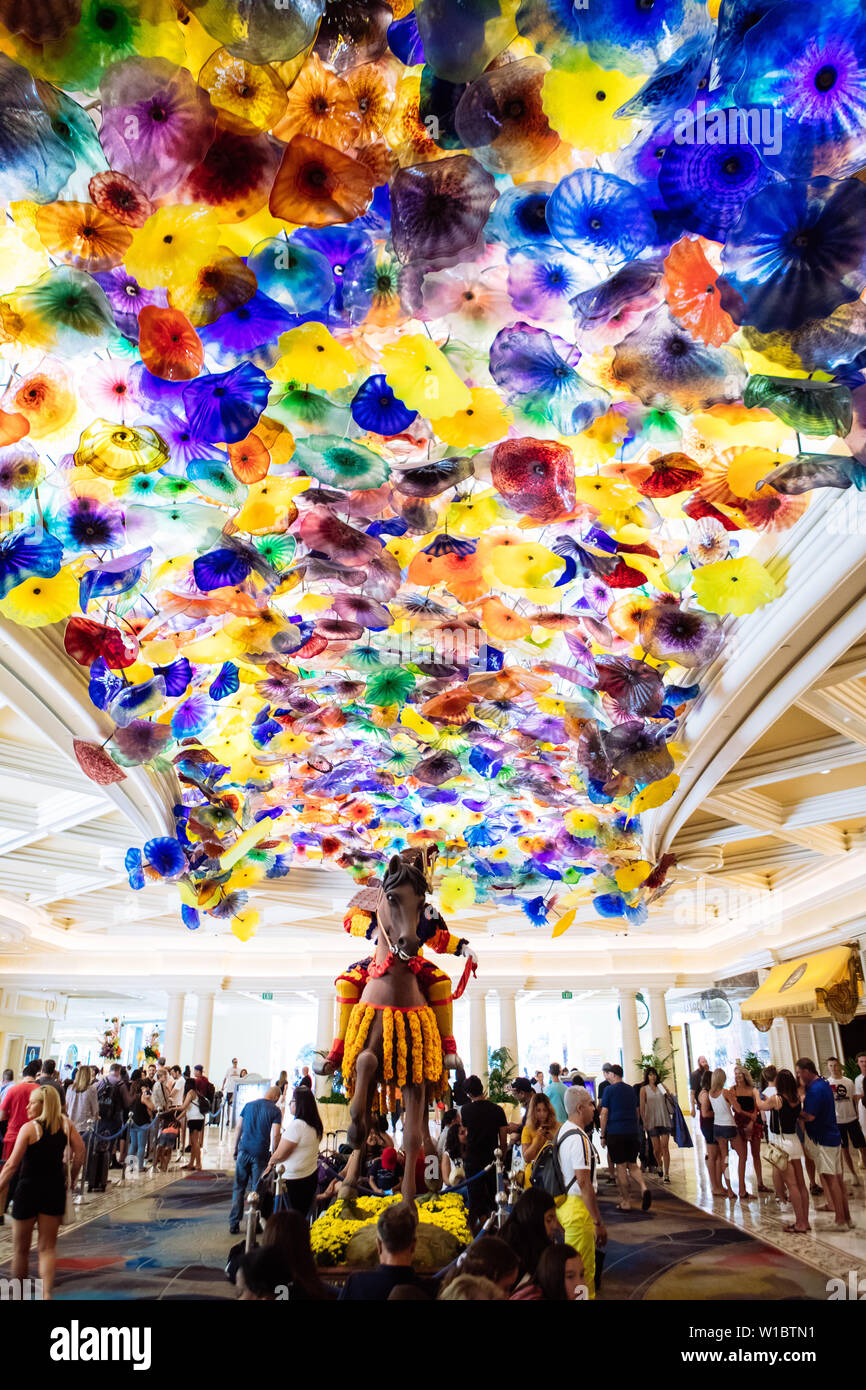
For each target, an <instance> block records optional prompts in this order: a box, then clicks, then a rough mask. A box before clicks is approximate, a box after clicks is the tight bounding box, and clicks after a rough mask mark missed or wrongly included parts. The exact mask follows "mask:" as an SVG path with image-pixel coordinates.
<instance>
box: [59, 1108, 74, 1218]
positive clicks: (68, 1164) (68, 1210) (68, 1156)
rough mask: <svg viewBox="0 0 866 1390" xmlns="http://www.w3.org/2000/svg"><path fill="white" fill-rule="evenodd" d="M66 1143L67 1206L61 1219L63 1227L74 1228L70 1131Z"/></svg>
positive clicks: (67, 1132)
mask: <svg viewBox="0 0 866 1390" xmlns="http://www.w3.org/2000/svg"><path fill="white" fill-rule="evenodd" d="M66 1141H67V1142H66V1163H65V1164H64V1169H65V1171H66V1206H65V1208H64V1210H63V1215H62V1216H61V1218H60V1224H61V1226H73V1225H74V1224H75V1217H76V1211H75V1197H74V1195H73V1192H72V1157H71V1149H70V1145H69V1131H68V1130H67V1131H66Z"/></svg>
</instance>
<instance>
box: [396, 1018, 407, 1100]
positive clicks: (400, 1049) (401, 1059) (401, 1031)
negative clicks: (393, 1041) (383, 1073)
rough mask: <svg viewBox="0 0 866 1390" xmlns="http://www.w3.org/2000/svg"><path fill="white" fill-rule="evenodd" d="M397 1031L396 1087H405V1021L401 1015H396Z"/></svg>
mask: <svg viewBox="0 0 866 1390" xmlns="http://www.w3.org/2000/svg"><path fill="white" fill-rule="evenodd" d="M395 1026H396V1030H397V1085H398V1086H405V1085H406V1061H407V1051H406V1020H405V1017H404V1015H403V1014H398V1015H397V1018H396V1019H395Z"/></svg>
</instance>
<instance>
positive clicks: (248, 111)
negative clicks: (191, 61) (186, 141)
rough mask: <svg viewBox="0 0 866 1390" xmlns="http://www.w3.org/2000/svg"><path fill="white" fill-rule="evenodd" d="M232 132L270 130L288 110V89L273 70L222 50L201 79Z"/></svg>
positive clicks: (209, 59) (205, 69)
mask: <svg viewBox="0 0 866 1390" xmlns="http://www.w3.org/2000/svg"><path fill="white" fill-rule="evenodd" d="M198 85H199V86H200V87H202V88H203V89H204V91H206V92H207V94H208V96H209V97H210V99H211V102H212V103H213V105H214V106H215V107H216V108H217V110H218V111H219V113H220V118H221V120H222V122H223V123H224V125H225V126H226V127H227V128H228V129H230V130H237V131H239V132H241V133H249V132H250V131H252V130H270V129H271V128H272V126H275V125H276V124H277V121H278V120H279V119H280V117H281V116H282V114H283V112H284V111H285V109H286V89H285V87H284V86H283V84H282V82H281V81H280V79H279V77H278V76H277V74H276V72H275V71H274V69H273V68H272V67H270V66H269V65H267V64H262V65H261V66H258V67H257V66H255V65H254V64H252V63H248V62H247V61H246V59H244V58H236V57H235V56H234V55H233V54H231V53H229V51H228V49H227V48H218V49H217V51H216V53H213V54H211V56H210V58H208V60H207V62H206V63H205V65H204V67H203V68H202V70H201V72H200V73H199V77H198Z"/></svg>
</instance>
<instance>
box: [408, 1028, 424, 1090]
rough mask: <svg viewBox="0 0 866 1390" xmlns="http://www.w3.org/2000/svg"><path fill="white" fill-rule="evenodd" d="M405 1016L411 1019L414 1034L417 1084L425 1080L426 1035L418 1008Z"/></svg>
mask: <svg viewBox="0 0 866 1390" xmlns="http://www.w3.org/2000/svg"><path fill="white" fill-rule="evenodd" d="M405 1018H408V1020H409V1029H410V1032H411V1034H412V1080H413V1082H415V1084H416V1085H417V1084H418V1083H419V1082H421V1081H423V1080H424V1037H423V1034H422V1032H421V1021H420V1019H419V1018H418V1013H417V1010H413V1011H412V1012H411V1013H409V1014H406V1015H405Z"/></svg>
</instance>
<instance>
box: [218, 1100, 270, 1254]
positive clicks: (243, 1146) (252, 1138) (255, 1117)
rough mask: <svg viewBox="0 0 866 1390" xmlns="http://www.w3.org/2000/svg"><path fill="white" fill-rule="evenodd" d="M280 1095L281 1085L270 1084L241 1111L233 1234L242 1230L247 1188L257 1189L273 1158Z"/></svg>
mask: <svg viewBox="0 0 866 1390" xmlns="http://www.w3.org/2000/svg"><path fill="white" fill-rule="evenodd" d="M279 1097H280V1088H279V1086H271V1088H270V1090H268V1091H265V1094H264V1095H263V1096H262V1097H261V1099H260V1100H251V1101H248V1102H247V1104H246V1105H245V1106H244V1108H243V1110H242V1111H241V1118H240V1123H239V1125H238V1128H237V1138H236V1140H235V1186H234V1191H233V1193H232V1209H231V1214H230V1216H229V1231H230V1233H231V1234H232V1235H234V1236H236V1235H238V1234H239V1232H240V1228H241V1227H240V1221H241V1217H242V1216H243V1212H244V1198H245V1196H246V1194H247V1188H248V1187H251V1188H252V1189H253V1191H255V1189H256V1188H257V1187H258V1185H259V1179H260V1177H261V1176H262V1169H263V1168H264V1167H265V1166H266V1165H267V1162H268V1159H269V1157H270V1153H271V1136H272V1134H273V1128H274V1125H279V1124H280V1123H281V1121H282V1116H281V1114H280V1111H279V1107H278V1106H277V1104H276V1102H277V1101H278V1100H279Z"/></svg>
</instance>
